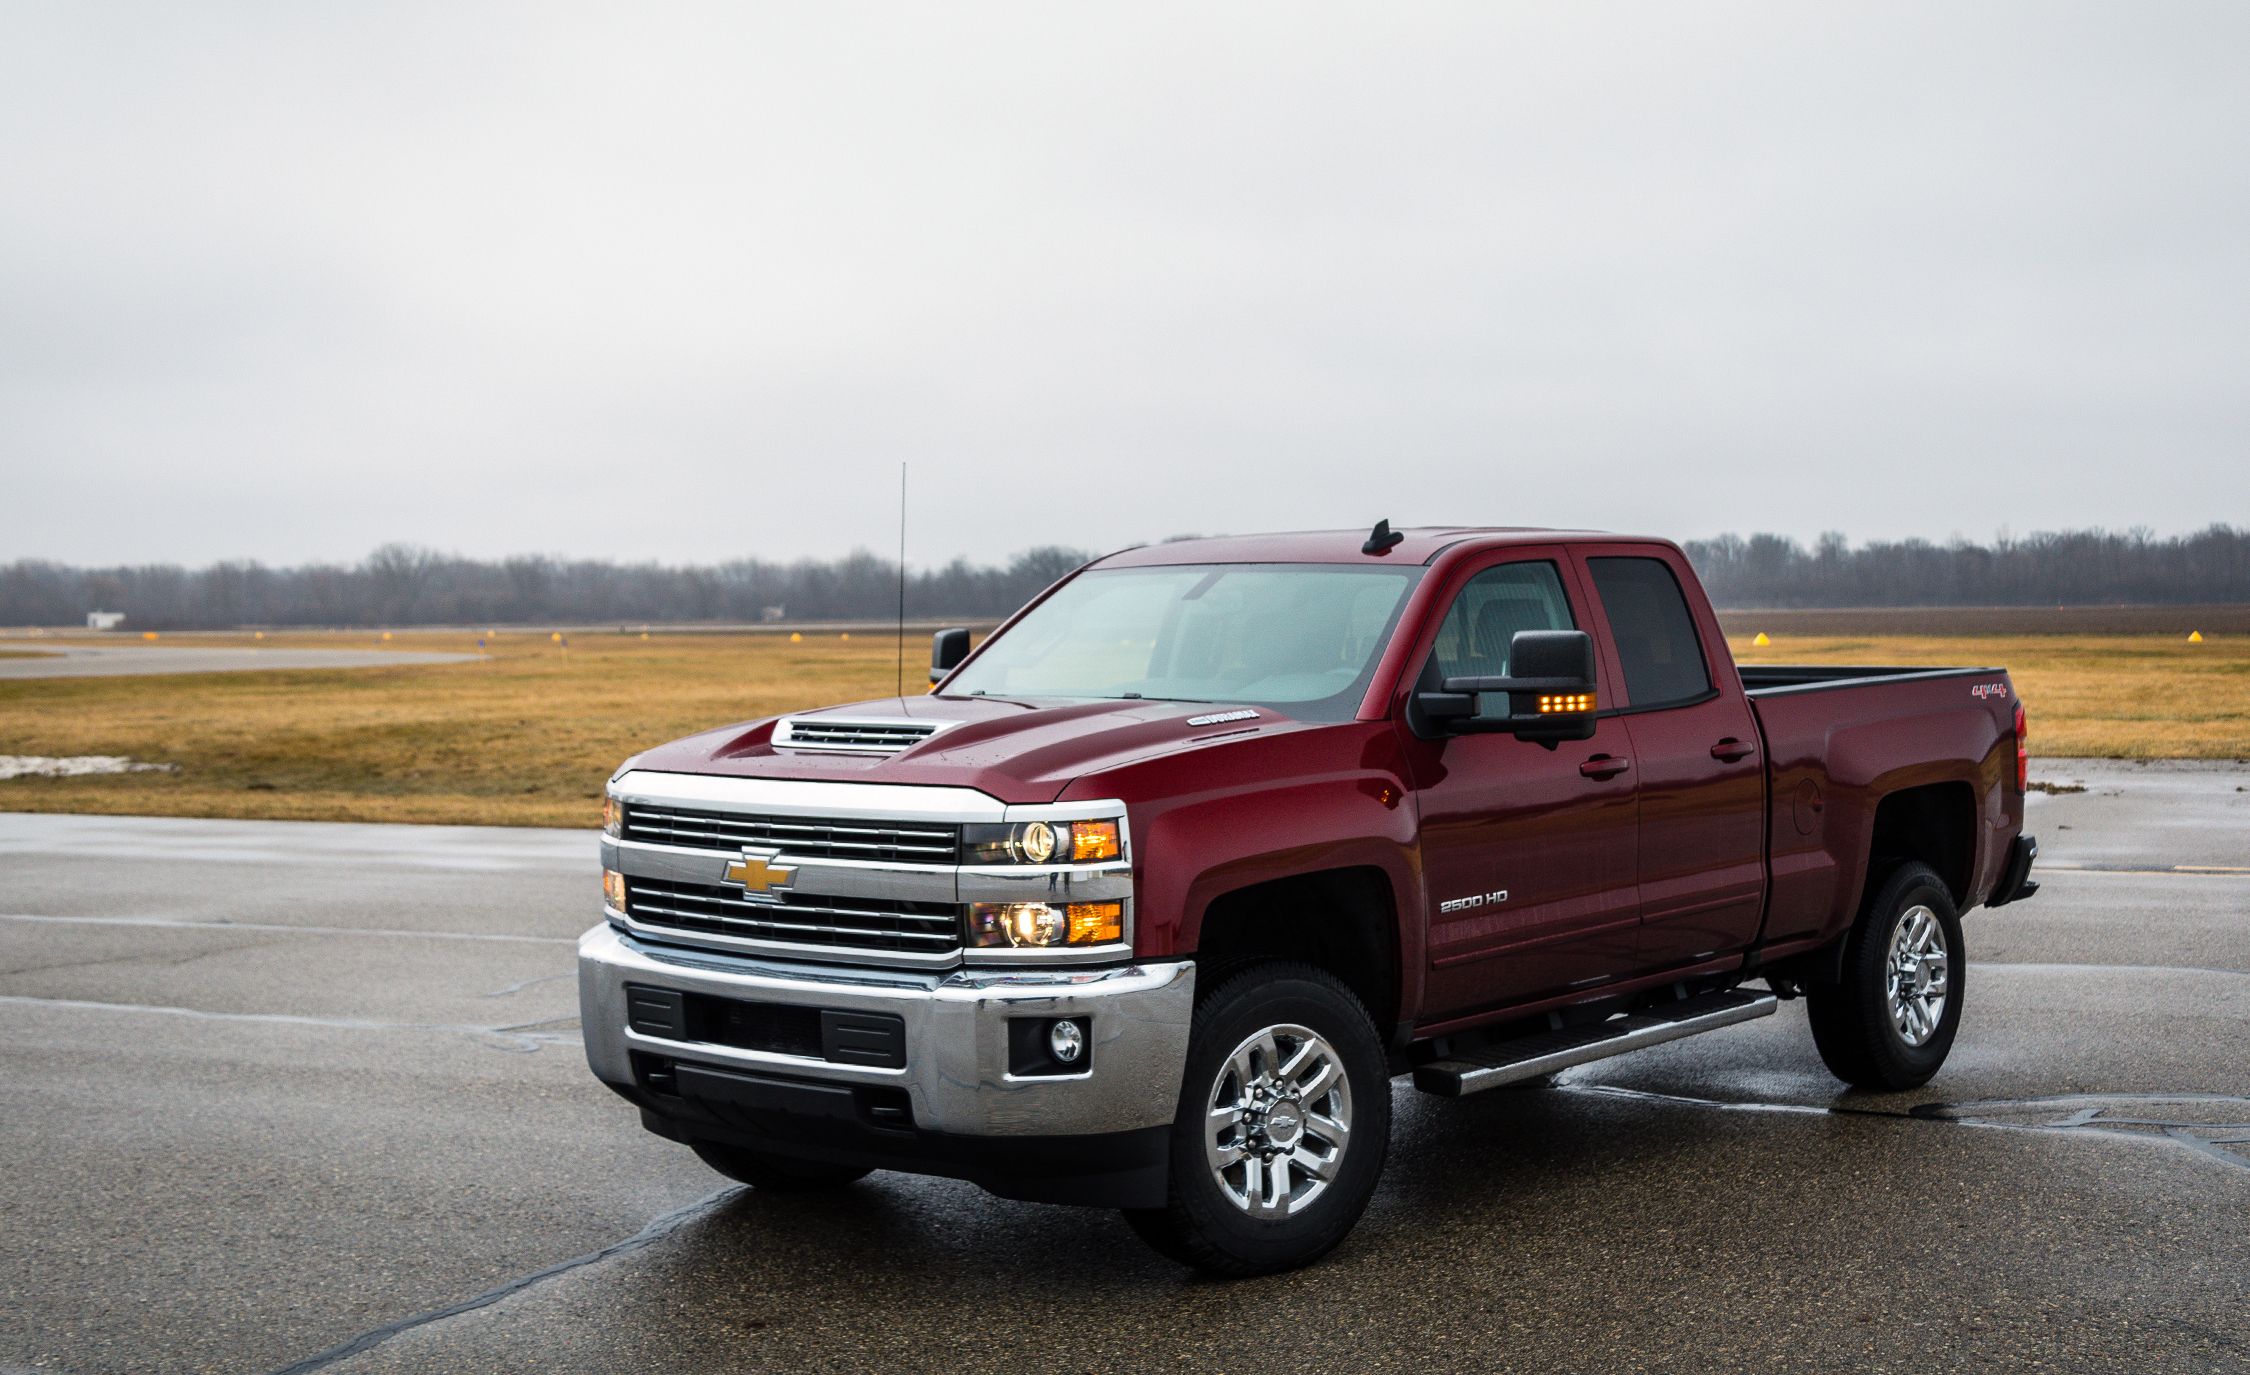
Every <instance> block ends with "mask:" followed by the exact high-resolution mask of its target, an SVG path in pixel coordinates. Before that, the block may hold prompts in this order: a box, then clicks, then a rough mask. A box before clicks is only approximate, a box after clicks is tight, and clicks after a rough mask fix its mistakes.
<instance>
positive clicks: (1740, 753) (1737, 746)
mask: <svg viewBox="0 0 2250 1375" xmlns="http://www.w3.org/2000/svg"><path fill="white" fill-rule="evenodd" d="M1757 752H1758V747H1757V746H1756V745H1753V744H1751V743H1750V742H1749V741H1747V740H1737V739H1735V738H1734V737H1733V736H1731V735H1730V736H1728V737H1727V738H1726V739H1724V740H1721V741H1720V742H1719V743H1718V744H1716V745H1713V746H1712V747H1711V757H1712V758H1713V759H1724V760H1726V761H1727V762H1728V763H1729V764H1732V763H1733V762H1734V761H1735V760H1737V759H1747V758H1749V757H1750V756H1751V755H1753V754H1756V753H1757Z"/></svg>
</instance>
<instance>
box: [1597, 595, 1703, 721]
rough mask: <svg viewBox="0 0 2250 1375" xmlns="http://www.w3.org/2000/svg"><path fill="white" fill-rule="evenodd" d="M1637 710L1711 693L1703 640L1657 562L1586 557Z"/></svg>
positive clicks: (1682, 601) (1683, 602)
mask: <svg viewBox="0 0 2250 1375" xmlns="http://www.w3.org/2000/svg"><path fill="white" fill-rule="evenodd" d="M1586 567H1587V570H1588V571H1589V572H1591V573H1592V574H1593V575H1594V592H1595V594H1596V595H1597V596H1599V597H1600V598H1601V599H1602V610H1603V611H1604V612H1606V613H1607V614H1608V616H1609V629H1610V633H1611V634H1612V635H1613V636H1615V637H1616V640H1617V658H1618V667H1619V668H1620V669H1621V670H1622V671H1623V673H1624V675H1625V692H1626V695H1627V696H1629V697H1631V698H1632V703H1633V706H1634V707H1635V708H1636V709H1639V708H1645V707H1662V706H1674V705H1677V704H1679V703H1681V702H1686V701H1690V700H1693V699H1694V698H1697V697H1701V696H1702V695H1703V694H1705V693H1707V692H1709V691H1710V690H1711V675H1710V673H1709V671H1707V670H1706V669H1705V668H1704V666H1703V642H1702V641H1701V640H1699V639H1697V638H1696V634H1695V618H1694V617H1693V616H1691V615H1689V614H1688V605H1687V598H1686V596H1684V595H1683V594H1682V593H1681V592H1680V581H1679V579H1677V578H1675V577H1673V576H1672V570H1671V568H1670V567H1669V566H1668V565H1666V564H1665V562H1664V561H1663V560H1662V559H1588V560H1586Z"/></svg>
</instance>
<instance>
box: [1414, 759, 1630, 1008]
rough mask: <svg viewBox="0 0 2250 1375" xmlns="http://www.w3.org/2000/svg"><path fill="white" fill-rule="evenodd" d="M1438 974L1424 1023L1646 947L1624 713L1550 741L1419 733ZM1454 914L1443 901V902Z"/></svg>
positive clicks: (1610, 964)
mask: <svg viewBox="0 0 2250 1375" xmlns="http://www.w3.org/2000/svg"><path fill="white" fill-rule="evenodd" d="M1412 753H1413V755H1414V756H1415V759H1416V783H1417V786H1418V790H1419V791H1418V795H1419V798H1420V803H1421V808H1422V865H1423V881H1424V887H1425V889H1426V891H1427V902H1428V907H1427V909H1426V910H1427V911H1428V912H1429V937H1428V950H1429V958H1430V971H1429V978H1428V982H1427V984H1426V987H1425V995H1424V1020H1426V1021H1435V1020H1438V1019H1440V1018H1442V1017H1445V1016H1449V1015H1461V1014H1464V1013H1468V1012H1474V1011H1477V1010H1479V1009H1482V1008H1486V1007H1492V1006H1496V1005H1499V1004H1502V1003H1508V1002H1516V1001H1520V1000H1523V999H1527V998H1532V997H1536V996H1538V995H1540V994H1542V993H1548V992H1555V991H1561V990H1565V989H1568V988H1570V987H1572V986H1574V985H1579V984H1587V983H1594V982H1600V981H1601V980H1603V979H1605V978H1610V977H1614V976H1615V975H1617V974H1618V973H1620V972H1621V971H1623V970H1625V969H1627V968H1629V967H1630V966H1631V965H1632V962H1633V959H1634V950H1635V946H1636V943H1637V929H1638V908H1639V900H1638V898H1637V897H1636V895H1635V892H1634V886H1633V876H1634V851H1635V848H1636V846H1637V844H1638V818H1637V815H1636V812H1637V809H1636V806H1635V800H1634V799H1635V789H1636V785H1635V782H1634V778H1633V775H1634V770H1633V769H1631V768H1627V769H1624V770H1622V771H1620V772H1617V773H1614V774H1610V775H1608V776H1607V777H1589V776H1588V775H1586V774H1585V773H1582V772H1581V771H1580V766H1581V765H1583V764H1585V763H1586V762H1587V761H1588V760H1591V759H1594V758H1596V757H1597V756H1603V755H1608V756H1613V757H1616V758H1622V759H1624V760H1626V761H1628V762H1630V760H1631V757H1632V743H1631V740H1630V738H1629V736H1628V735H1627V732H1626V729H1625V724H1624V722H1622V721H1604V722H1602V724H1601V728H1600V730H1599V731H1598V732H1596V734H1595V736H1594V738H1593V739H1591V740H1580V741H1573V742H1568V743H1565V744H1563V745H1561V746H1559V747H1557V748H1555V749H1553V750H1549V749H1547V748H1546V747H1544V746H1542V745H1535V744H1530V743H1527V742H1525V741H1522V740H1518V739H1516V738H1515V737H1513V736H1507V735H1465V736H1457V737H1455V738H1453V739H1451V740H1445V741H1415V742H1413V749H1412ZM1449 908H1450V909H1451V910H1448V909H1449Z"/></svg>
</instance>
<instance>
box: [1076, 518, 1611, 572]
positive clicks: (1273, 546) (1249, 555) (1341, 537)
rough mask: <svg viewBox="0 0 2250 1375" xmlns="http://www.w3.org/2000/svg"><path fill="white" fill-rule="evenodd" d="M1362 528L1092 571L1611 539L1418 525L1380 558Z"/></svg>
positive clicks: (1198, 546) (1224, 544)
mask: <svg viewBox="0 0 2250 1375" xmlns="http://www.w3.org/2000/svg"><path fill="white" fill-rule="evenodd" d="M1368 533H1369V531H1368V530H1367V529H1359V530H1303V531H1297V532H1294V533H1289V534H1274V535H1220V536H1215V537H1213V538H1209V539H1183V540H1172V541H1170V542H1168V543H1165V544H1143V545H1136V546H1134V547H1133V548H1131V549H1121V550H1119V551H1118V552H1117V553H1114V554H1111V555H1108V556H1107V557H1105V558H1100V559H1096V560H1095V561H1094V564H1093V566H1094V567H1097V568H1149V567H1157V566H1161V565H1164V564H1174V563H1356V564H1377V563H1392V564H1421V563H1429V562H1431V561H1432V560H1434V559H1436V558H1437V556H1438V555H1439V554H1441V553H1443V552H1444V551H1446V550H1447V549H1450V548H1452V547H1453V546H1454V545H1457V544H1463V543H1468V542H1471V541H1473V542H1475V543H1476V544H1477V545H1479V546H1480V547H1489V546H1491V545H1498V544H1552V543H1553V542H1555V541H1556V540H1565V539H1599V540H1613V539H1618V538H1620V537H1619V536H1616V535H1611V534H1606V533H1604V532H1602V531H1599V530H1542V529H1537V528H1534V527H1531V526H1495V525H1484V526H1478V525H1420V526H1409V527H1406V528H1404V529H1398V530H1394V531H1392V533H1393V534H1396V535H1401V536H1404V538H1403V539H1401V540H1400V541H1399V542H1398V543H1397V544H1396V545H1393V546H1392V547H1391V548H1390V549H1389V550H1388V551H1386V552H1384V553H1381V554H1368V553H1363V552H1361V546H1362V545H1364V544H1366V543H1367V536H1368Z"/></svg>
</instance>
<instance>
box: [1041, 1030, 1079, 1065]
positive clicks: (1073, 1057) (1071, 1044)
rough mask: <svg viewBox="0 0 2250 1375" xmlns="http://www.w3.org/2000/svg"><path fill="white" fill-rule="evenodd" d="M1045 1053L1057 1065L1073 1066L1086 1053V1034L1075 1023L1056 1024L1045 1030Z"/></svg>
mask: <svg viewBox="0 0 2250 1375" xmlns="http://www.w3.org/2000/svg"><path fill="white" fill-rule="evenodd" d="M1047 1053H1048V1054H1050V1055H1052V1056H1054V1057H1055V1063H1056V1064H1058V1065H1075V1064H1077V1063H1078V1057H1079V1056H1081V1055H1084V1054H1085V1053H1086V1033H1085V1032H1084V1031H1083V1030H1081V1029H1080V1028H1079V1025H1078V1023H1076V1022H1057V1023H1055V1024H1054V1025H1053V1026H1052V1027H1049V1028H1048V1029H1047Z"/></svg>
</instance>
